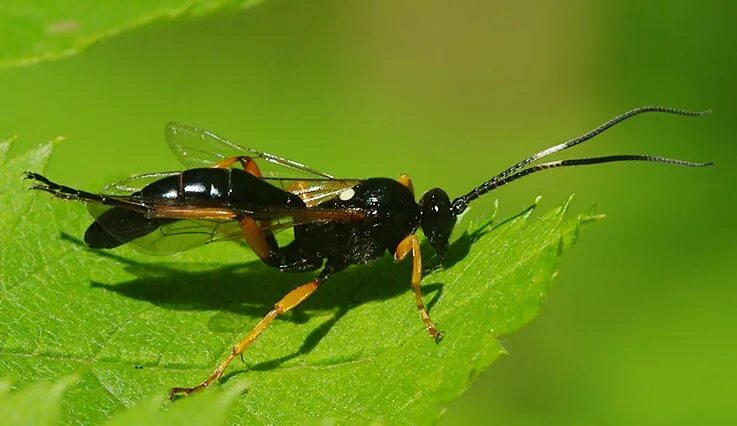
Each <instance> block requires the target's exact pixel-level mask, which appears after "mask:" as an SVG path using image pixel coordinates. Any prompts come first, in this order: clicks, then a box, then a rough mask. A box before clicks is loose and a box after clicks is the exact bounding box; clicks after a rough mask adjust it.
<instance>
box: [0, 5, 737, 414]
mask: <svg viewBox="0 0 737 426" xmlns="http://www.w3.org/2000/svg"><path fill="white" fill-rule="evenodd" d="M735 16H737V3H733V2H721V1H704V2H685V1H673V2H668V3H665V2H662V3H661V2H635V1H620V2H586V1H576V0H566V1H547V2H543V1H539V2H517V3H516V4H511V2H510V3H506V2H496V1H480V0H479V1H466V2H462V3H459V2H455V3H452V4H451V3H449V2H441V1H434V0H433V1H423V2H419V1H397V0H394V1H388V0H380V1H345V0H344V1H339V0H320V1H311V2H287V1H286V0H273V1H268V2H265V3H264V4H261V5H259V6H256V7H254V8H252V9H249V10H247V11H239V12H235V13H233V12H228V13H219V14H215V15H209V16H206V17H203V18H198V19H192V20H184V21H177V22H173V21H172V22H158V23H156V24H154V25H149V26H147V27H144V28H141V29H138V30H135V31H132V32H130V33H127V34H124V35H121V36H118V37H115V38H113V39H110V40H107V41H104V42H101V43H99V44H97V45H95V46H93V47H92V48H91V49H89V50H87V51H85V52H83V53H81V54H79V55H77V56H74V57H71V58H69V59H65V60H61V61H57V62H49V63H43V64H40V65H36V66H32V67H26V68H14V69H4V70H0V93H1V94H2V95H1V96H2V102H0V117H2V118H0V137H6V136H11V135H14V134H17V135H19V136H20V139H19V142H18V143H17V144H16V145H15V146H14V148H13V153H15V154H17V153H18V152H21V151H23V150H25V149H27V148H28V147H30V146H33V145H35V144H37V143H40V142H42V141H45V140H48V139H50V138H52V137H54V136H58V135H64V136H66V137H67V141H66V142H65V143H64V144H62V145H61V146H60V147H59V148H58V150H57V153H56V154H55V156H54V157H53V159H52V162H51V165H50V167H49V170H48V174H49V176H52V177H54V179H56V180H58V181H60V182H64V183H68V184H70V185H75V186H81V187H84V188H90V189H95V188H99V187H101V186H102V185H103V184H105V183H108V182H110V181H112V180H115V179H119V178H122V177H124V176H127V175H129V174H133V173H142V172H148V171H153V170H162V169H173V168H177V163H176V161H175V159H174V158H173V156H172V155H170V153H169V152H168V151H167V148H166V145H165V143H164V141H163V125H164V123H166V122H167V121H170V120H174V121H180V122H184V123H188V124H193V125H197V126H201V127H205V128H208V129H212V130H214V131H216V132H217V133H219V134H222V135H224V136H227V137H228V138H230V139H232V140H234V141H236V142H238V143H241V144H244V145H248V146H252V147H254V148H257V149H261V150H266V151H270V152H274V153H277V154H281V155H284V156H287V157H289V158H294V159H297V160H300V161H303V162H305V163H307V164H310V165H312V166H314V167H317V168H320V169H323V170H326V171H328V172H330V173H334V174H336V175H338V176H347V177H365V176H396V175H397V174H399V173H400V172H406V173H409V174H411V175H412V177H413V179H414V182H415V186H416V188H417V189H418V190H420V191H423V190H426V189H428V188H430V187H433V186H442V187H443V188H446V189H447V190H448V192H449V193H451V194H452V195H458V194H460V193H461V192H463V191H466V190H468V189H470V187H471V186H473V185H476V184H478V183H480V182H482V181H483V180H485V179H487V178H489V177H490V176H491V175H493V174H494V173H496V172H498V171H500V170H501V169H503V168H505V167H506V166H508V165H510V164H511V163H513V162H515V161H517V160H520V159H521V158H523V157H524V156H526V155H527V154H530V153H532V152H534V151H537V150H539V149H541V148H544V147H547V146H549V145H551V144H553V143H557V142H559V141H561V140H564V139H568V138H570V137H573V136H576V135H578V134H580V133H582V132H583V131H585V130H588V129H589V128H591V127H593V126H595V125H597V124H599V123H600V122H602V121H604V120H606V119H608V118H609V117H610V116H612V115H614V114H618V113H620V112H623V111H624V110H627V109H629V108H631V107H634V106H638V105H645V104H665V105H672V106H677V107H683V108H691V109H707V108H711V109H713V110H714V114H713V115H712V116H710V117H706V118H701V119H690V118H682V117H672V116H648V117H640V118H637V119H635V120H633V121H632V122H628V123H627V124H625V125H623V126H621V127H618V128H616V129H615V130H612V131H610V132H608V133H607V134H605V135H603V136H601V137H599V138H597V139H596V142H593V143H591V144H590V145H588V146H584V147H581V148H580V149H577V150H576V151H574V152H573V153H571V154H570V155H575V156H585V155H605V154H611V153H652V154H661V155H668V156H673V157H678V158H684V159H690V160H714V161H716V162H717V166H716V167H714V168H711V169H705V170H704V169H702V170H688V169H680V168H673V167H664V166H658V165H649V164H619V165H610V166H601V167H594V168H585V169H575V170H573V169H569V170H560V171H551V172H549V173H548V174H546V175H545V177H542V176H540V175H538V176H535V177H530V178H529V179H525V180H523V181H520V182H519V183H515V184H514V185H510V186H508V187H505V188H503V189H500V190H498V191H496V193H494V194H493V195H491V196H487V197H485V199H483V200H482V201H480V202H479V203H478V204H477V205H474V207H473V210H472V211H471V213H470V216H472V217H474V218H481V217H484V216H485V215H488V214H489V212H490V211H491V208H492V207H491V206H492V203H493V200H494V198H495V197H497V198H499V200H500V205H501V212H500V214H501V216H502V217H504V216H508V215H511V214H513V213H515V212H518V211H519V210H520V209H521V208H522V207H523V206H526V205H528V204H529V203H530V201H531V200H533V199H534V197H535V196H536V195H538V194H541V195H544V196H545V198H544V200H543V209H542V210H543V211H544V210H546V209H547V208H551V207H553V206H555V205H557V204H558V203H559V202H560V200H562V199H563V198H564V197H566V196H567V195H569V194H570V193H572V192H575V193H576V195H577V198H576V201H575V204H574V207H575V208H577V209H578V210H583V209H586V208H588V206H589V205H590V204H591V203H593V202H596V203H597V204H598V206H599V207H598V210H599V211H601V212H604V213H606V214H607V215H608V219H607V220H606V221H604V222H603V223H599V224H597V225H595V226H592V227H590V228H589V229H587V230H586V232H584V234H583V238H582V239H581V240H580V242H579V243H578V245H577V246H575V247H574V248H573V249H572V250H571V251H570V252H568V253H567V254H566V256H564V259H563V262H562V264H561V268H560V269H561V274H560V277H559V279H558V281H557V283H556V285H555V286H554V288H553V289H552V291H551V293H550V296H549V300H548V302H547V303H546V305H545V306H544V307H543V309H542V313H541V314H540V316H539V318H537V319H536V320H535V321H534V322H533V323H532V324H531V325H529V326H527V327H526V328H525V329H524V330H523V331H521V332H519V333H517V334H515V335H513V336H508V337H506V338H504V339H503V342H504V345H505V347H506V348H507V349H508V351H509V352H510V354H511V356H507V357H504V358H503V359H501V360H500V361H498V362H497V363H496V364H494V365H493V366H492V367H491V369H490V370H489V371H487V372H485V373H484V374H482V375H481V376H480V377H479V378H477V379H476V380H475V381H474V383H473V385H472V386H471V388H470V390H469V391H468V392H467V393H466V394H465V395H464V396H463V397H462V398H460V399H459V400H457V401H455V402H453V403H451V404H449V406H448V409H447V412H446V413H445V416H444V418H443V420H442V421H441V423H442V424H446V425H453V424H482V423H483V424H490V423H496V424H504V425H528V424H530V425H532V424H564V425H575V424H599V425H610V424H611V425H620V424H645V425H659V424H668V425H673V424H683V425H691V424H734V422H735V421H737V390H735V385H736V383H735V382H737V362H736V361H735V360H737V342H736V341H735V336H736V333H735V332H736V331H737V312H736V310H735V302H737V286H736V285H735V284H737V283H736V278H737V265H736V263H735V260H737V224H736V223H735V216H736V215H735V213H737V197H736V196H735V189H734V184H735V183H736V182H737V168H735V154H737V141H736V140H735V135H737V120H735V116H736V115H737V102H735V95H737V90H736V89H737V26H735V25H734V19H735ZM11 155H12V154H11ZM441 303H442V301H441ZM449 331H450V330H449ZM449 334H450V333H449Z"/></svg>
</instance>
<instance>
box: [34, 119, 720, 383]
mask: <svg viewBox="0 0 737 426" xmlns="http://www.w3.org/2000/svg"><path fill="white" fill-rule="evenodd" d="M647 112H659V113H668V114H676V115H685V116H700V115H704V114H707V113H708V111H705V112H690V111H684V110H679V109H674V108H669V107H659V106H646V107H640V108H636V109H633V110H631V111H628V112H625V113H624V114H621V115H619V116H616V117H614V118H612V119H611V120H609V121H607V122H606V123H604V124H602V125H600V126H599V127H596V128H595V129H593V130H591V131H589V132H587V133H585V134H583V135H581V136H579V137H577V138H574V139H571V140H569V141H567V142H563V143H561V144H558V145H555V146H552V147H550V148H548V149H545V150H543V151H540V152H538V153H536V154H533V155H531V156H529V157H527V158H526V159H524V160H522V161H520V162H519V163H517V164H515V165H513V166H511V167H509V168H508V169H506V170H504V171H502V172H501V173H499V174H497V175H496V176H494V177H492V178H491V179H489V180H488V181H486V182H484V183H482V184H481V185H479V186H477V187H475V188H473V189H472V190H471V191H470V192H468V193H467V194H465V195H462V196H460V197H458V198H456V199H454V200H452V201H451V199H450V197H449V196H448V194H447V193H446V192H445V191H444V190H442V189H440V188H433V189H430V190H429V191H427V192H425V193H424V194H423V195H422V196H421V197H420V200H419V202H416V201H415V197H414V189H413V186H412V181H411V180H410V178H409V176H407V175H401V176H400V177H399V178H398V179H396V180H395V179H389V178H369V179H336V178H334V177H333V176H331V175H329V174H326V173H323V172H320V171H318V170H315V169H312V168H310V167H307V166H304V165H302V164H300V163H297V162H294V161H291V160H287V159H285V158H282V157H277V156H275V155H271V154H267V153H263V152H259V151H255V150H253V149H250V148H245V147H242V146H239V145H236V144H234V143H231V142H229V141H228V140H226V139H223V138H221V137H219V136H216V135H215V134H213V133H210V132H208V131H206V130H201V129H197V128H194V127H189V126H184V125H179V124H173V123H170V124H168V125H167V127H166V140H167V142H168V144H169V147H170V148H171V150H172V151H173V152H174V154H176V155H177V157H178V158H179V160H180V161H181V162H182V163H183V164H184V165H185V166H186V167H188V169H186V170H184V171H173V172H164V173H150V174H144V175H138V176H133V177H130V178H128V179H125V180H123V181H120V182H117V183H114V184H112V185H109V186H107V187H105V188H103V190H102V191H101V193H91V192H86V191H81V190H77V189H74V188H71V187H68V186H63V185H58V184H56V183H54V182H52V181H50V180H49V179H47V178H45V177H43V176H41V175H40V174H38V173H32V172H27V173H26V175H25V178H26V179H31V180H33V181H35V182H36V184H34V185H33V186H32V187H31V189H36V190H41V191H46V192H49V193H51V194H53V195H54V196H56V197H59V198H63V199H68V200H76V201H82V202H84V203H86V204H87V207H88V210H89V212H90V213H91V215H92V216H93V217H94V222H93V223H92V224H91V225H90V226H89V228H87V231H86V232H85V235H84V240H85V242H86V243H87V245H88V246H89V247H90V248H93V249H109V248H114V247H117V246H120V245H122V244H132V245H133V246H134V247H136V248H139V249H141V250H143V251H145V252H151V253H155V254H168V253H175V252H179V251H182V250H187V249H190V248H194V247H197V246H201V245H204V244H207V243H210V242H215V241H222V240H234V239H245V241H246V242H247V243H248V245H249V246H250V247H251V248H252V249H253V251H254V252H255V253H256V254H257V255H258V257H259V258H260V259H261V260H262V261H263V262H264V263H266V264H267V265H269V266H272V267H275V268H278V269H280V270H281V271H287V272H298V271H313V270H318V269H321V271H320V272H319V273H318V275H317V276H316V277H315V278H314V279H313V280H312V281H310V282H308V283H305V284H302V285H300V286H298V287H296V288H295V289H293V290H292V291H290V292H289V293H287V294H286V295H285V296H284V297H283V298H282V299H281V300H279V301H278V302H277V303H276V304H275V306H274V309H273V310H271V311H270V312H269V313H267V314H266V316H265V317H264V318H263V319H262V320H261V321H260V322H259V323H258V324H257V325H256V326H255V327H254V328H253V329H252V330H251V331H250V332H249V333H248V334H247V335H246V336H245V337H244V338H243V339H241V340H240V341H239V342H237V343H236V344H235V345H234V346H233V348H232V350H231V351H230V353H229V355H228V356H227V357H226V359H225V360H224V361H223V362H222V363H221V364H220V365H219V366H218V367H217V368H216V369H215V370H214V371H213V372H212V374H210V376H208V377H207V379H205V380H204V381H203V382H202V383H200V384H198V385H196V386H194V387H176V388H172V389H171V391H170V397H175V396H179V395H189V394H191V393H193V392H196V391H198V390H200V389H203V388H205V387H207V386H209V385H210V384H212V383H213V382H215V381H216V380H218V379H219V378H220V377H221V376H222V375H223V372H224V371H225V369H226V368H227V367H228V365H229V364H230V362H231V361H232V360H233V359H234V358H235V357H237V356H242V353H243V351H244V350H245V349H246V348H248V347H249V346H250V345H251V344H252V343H253V342H254V341H255V340H256V338H258V336H259V335H260V334H261V333H262V332H263V331H264V330H265V329H266V328H267V327H268V326H269V324H270V323H271V322H272V321H273V320H274V319H275V318H276V317H278V316H279V315H281V314H283V313H285V312H287V311H289V310H291V309H292V308H294V307H295V306H297V305H299V304H300V303H301V302H303V301H304V300H305V299H307V298H308V297H309V296H310V295H311V294H312V293H314V292H315V290H317V288H318V287H320V285H321V284H323V283H324V282H325V281H327V280H328V279H329V278H330V277H331V276H332V275H333V274H335V273H337V272H340V271H341V270H343V269H345V268H347V267H348V266H349V265H355V264H363V263H369V262H372V261H374V260H375V259H377V258H379V257H382V256H384V254H385V253H386V252H387V251H388V252H389V253H390V254H392V255H393V256H394V259H395V261H397V262H399V261H402V260H404V259H405V258H406V257H407V256H408V255H410V254H411V255H412V272H411V279H410V283H411V288H412V290H413V292H414V295H415V302H416V304H417V309H418V311H419V313H420V317H421V319H422V321H423V323H424V325H425V328H426V329H427V332H428V333H429V334H430V336H431V337H432V338H433V339H435V341H440V340H441V338H442V337H443V334H442V333H441V332H440V331H438V329H437V328H436V327H435V324H433V322H432V320H431V319H430V317H429V315H428V313H427V311H426V309H425V305H424V303H423V301H422V294H421V291H420V279H421V275H422V260H421V253H420V243H419V239H418V237H417V236H416V232H417V230H418V229H419V228H422V231H423V233H424V235H425V237H426V238H427V239H428V241H429V243H430V245H431V246H432V248H433V249H434V250H435V252H436V254H437V255H438V257H439V258H440V259H441V260H442V259H444V255H445V253H446V250H447V248H448V240H449V238H450V234H451V231H452V230H453V227H454V226H455V223H456V220H457V218H458V216H459V215H460V214H461V213H463V212H464V211H465V210H466V208H467V207H468V205H469V203H471V202H472V201H473V200H475V199H476V198H478V197H480V196H482V195H484V194H486V193H487V192H489V191H491V190H493V189H495V188H498V187H500V186H502V185H506V184H508V183H510V182H512V181H514V180H517V179H519V178H521V177H524V176H527V175H529V174H532V173H537V172H539V171H542V170H546V169H552V168H557V167H571V166H582V165H590V164H602V163H611V162H618V161H649V162H656V163H665V164H672V165H676V166H686V167H703V166H709V165H711V164H712V163H697V162H690V161H683V160H676V159H671V158H665V157H658V156H651V155H611V156H604V157H591V158H576V159H569V160H558V161H549V162H545V163H537V164H533V163H536V162H537V161H538V160H540V159H542V158H544V157H547V156H549V155H551V154H554V153H557V152H559V151H563V150H565V149H568V148H572V147H574V146H576V145H579V144H581V143H583V142H585V141H587V140H589V139H591V138H593V137H594V136H596V135H598V134H600V133H602V132H604V131H605V130H607V129H609V128H610V127H612V126H614V125H616V124H617V123H620V122H622V121H624V120H626V119H628V118H631V117H633V116H636V115H639V114H642V113H647ZM259 162H261V163H262V165H264V164H271V165H274V166H276V167H277V168H278V169H279V170H280V172H279V173H280V174H279V175H276V176H266V175H262V173H261V169H260V167H259V165H258V163H259ZM232 166H239V167H232ZM289 173H291V174H296V175H297V176H296V177H288V174H289ZM290 228H291V229H292V230H293V233H294V238H293V240H292V241H291V242H290V243H288V244H287V245H285V246H283V247H280V246H279V244H278V243H277V240H276V238H275V236H274V234H275V233H276V232H278V231H280V230H284V229H290Z"/></svg>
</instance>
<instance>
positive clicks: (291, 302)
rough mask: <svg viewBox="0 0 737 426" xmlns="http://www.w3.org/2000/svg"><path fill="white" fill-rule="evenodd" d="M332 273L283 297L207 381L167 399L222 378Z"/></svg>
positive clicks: (176, 391)
mask: <svg viewBox="0 0 737 426" xmlns="http://www.w3.org/2000/svg"><path fill="white" fill-rule="evenodd" d="M332 272H333V271H332V270H327V269H326V270H323V272H321V273H320V275H319V276H318V277H317V278H315V279H314V280H312V281H310V282H308V283H307V284H303V285H301V286H299V287H297V288H295V289H294V290H292V291H290V292H289V293H287V295H286V296H284V297H283V298H282V299H281V300H280V301H279V302H278V303H277V304H276V305H274V309H272V310H271V311H270V312H269V313H268V314H266V316H265V317H264V318H263V319H262V320H261V321H259V323H258V324H256V326H255V327H254V328H253V329H252V330H251V332H250V333H248V334H247V335H246V336H245V337H244V338H243V339H241V340H240V341H239V342H238V343H236V344H235V345H234V346H233V349H231V351H230V354H228V356H227V357H226V358H225V360H224V361H223V362H222V363H220V365H219V366H218V367H217V368H216V369H215V371H213V372H212V374H210V376H209V377H208V378H207V379H205V381H203V382H202V383H200V384H199V385H197V386H194V387H191V388H172V389H170V390H169V398H174V397H176V396H187V395H190V394H192V393H194V392H197V391H199V390H202V389H204V388H206V387H208V386H210V385H211V384H212V383H213V382H215V381H216V380H218V379H219V378H220V377H222V375H223V372H224V371H225V369H226V368H227V367H228V365H229V364H230V363H231V361H233V359H235V357H237V356H239V355H241V354H242V353H243V351H245V350H246V349H247V348H248V347H249V346H251V344H252V343H253V342H254V341H255V340H256V339H257V338H258V336H260V335H261V333H263V331H264V330H266V327H268V326H269V324H271V322H272V321H274V319H275V318H276V317H278V316H279V315H281V314H283V313H284V312H287V311H289V310H290V309H292V308H294V307H295V306H297V305H299V304H300V303H302V302H303V301H304V300H305V299H307V298H308V297H309V296H310V295H311V294H312V293H314V292H315V290H317V288H318V287H319V286H320V284H322V283H323V282H325V281H326V280H327V279H328V278H329V277H330V274H331V273H332Z"/></svg>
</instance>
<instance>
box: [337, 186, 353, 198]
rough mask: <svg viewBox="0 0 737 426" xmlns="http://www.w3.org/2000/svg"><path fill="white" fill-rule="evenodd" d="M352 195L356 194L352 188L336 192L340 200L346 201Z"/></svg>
mask: <svg viewBox="0 0 737 426" xmlns="http://www.w3.org/2000/svg"><path fill="white" fill-rule="evenodd" d="M354 195H356V191H354V190H353V188H348V189H346V190H345V191H343V192H341V193H340V194H338V198H340V199H341V201H348V200H350V199H351V198H353V196H354Z"/></svg>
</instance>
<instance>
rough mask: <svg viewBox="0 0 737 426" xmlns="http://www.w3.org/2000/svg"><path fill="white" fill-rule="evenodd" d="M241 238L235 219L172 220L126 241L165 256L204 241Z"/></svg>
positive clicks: (202, 243) (204, 242) (143, 249)
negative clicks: (226, 220)
mask: <svg viewBox="0 0 737 426" xmlns="http://www.w3.org/2000/svg"><path fill="white" fill-rule="evenodd" d="M241 238H243V234H242V233H241V229H240V226H238V223H237V222H232V221H231V222H218V221H208V220H193V219H175V220H167V222H166V223H163V224H161V225H160V226H158V227H156V228H155V229H154V230H153V231H152V232H149V233H147V234H145V235H144V236H142V237H139V238H136V239H134V240H132V241H130V242H129V243H130V244H132V245H133V247H135V248H136V249H138V250H140V251H143V252H146V253H149V254H157V255H167V254H174V253H179V252H182V251H185V250H190V249H193V248H196V247H201V246H203V245H205V244H209V243H213V242H219V241H229V240H230V241H232V240H238V239H241Z"/></svg>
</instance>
